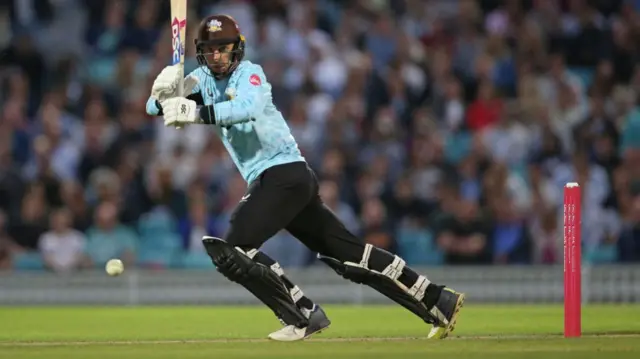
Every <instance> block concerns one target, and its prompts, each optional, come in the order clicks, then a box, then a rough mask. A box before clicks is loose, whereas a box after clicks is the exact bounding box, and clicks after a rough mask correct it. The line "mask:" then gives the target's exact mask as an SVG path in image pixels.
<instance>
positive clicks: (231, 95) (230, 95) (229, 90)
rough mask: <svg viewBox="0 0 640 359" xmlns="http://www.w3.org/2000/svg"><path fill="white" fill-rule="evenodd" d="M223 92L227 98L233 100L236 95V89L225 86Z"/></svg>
mask: <svg viewBox="0 0 640 359" xmlns="http://www.w3.org/2000/svg"><path fill="white" fill-rule="evenodd" d="M224 94H225V95H226V96H227V98H228V99H229V100H233V99H234V98H235V97H236V89H234V88H227V89H226V90H225V92H224Z"/></svg>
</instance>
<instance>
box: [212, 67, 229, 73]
mask: <svg viewBox="0 0 640 359" xmlns="http://www.w3.org/2000/svg"><path fill="white" fill-rule="evenodd" d="M209 69H210V70H211V72H213V73H214V74H220V75H222V74H225V73H226V72H227V70H228V69H229V65H211V66H209Z"/></svg>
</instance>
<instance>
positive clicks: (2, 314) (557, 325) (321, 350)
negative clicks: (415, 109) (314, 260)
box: [0, 305, 640, 359]
mask: <svg viewBox="0 0 640 359" xmlns="http://www.w3.org/2000/svg"><path fill="white" fill-rule="evenodd" d="M325 309H326V310H327V312H328V314H329V315H330V317H331V319H332V321H333V324H332V327H331V328H330V329H329V330H327V331H326V332H324V333H322V334H320V335H318V336H315V337H313V338H312V339H310V340H307V341H305V342H297V343H275V342H269V341H267V340H266V339H265V338H266V335H267V334H268V333H269V332H271V331H273V330H275V329H278V328H279V327H280V324H279V322H277V321H276V320H275V318H274V317H273V316H272V315H271V314H270V312H268V310H266V309H264V308H260V307H212V308H210V307H153V308H150V307H142V308H121V307H118V308H110V307H78V308H76V307H73V308H72V307H60V308H32V307H4V308H0V323H1V324H0V358H1V359H5V358H6V359H9V358H10V359H27V358H28V359H35V358H39V359H40V358H47V359H52V358H54V359H55V358H65V359H74V358H77V359H90V358H117V359H134V358H135V359H161V358H172V359H173V358H175V359H182V358H184V359H188V358H224V359H232V358H263V359H267V358H279V359H280V358H300V359H303V358H330V359H342V358H366V359H371V358H397V359H401V358H427V357H430V358H433V357H434V356H441V355H445V357H447V358H474V359H475V358H477V359H483V358H487V359H488V358H491V359H499V358H543V359H551V358H568V359H571V358H575V359H578V358H580V359H586V358H598V359H601V358H603V357H605V358H610V359H623V358H640V306H588V307H585V308H584V309H583V330H584V336H583V337H582V338H579V339H564V338H562V321H563V319H562V318H563V317H562V307H561V306H510V305H504V306H480V305H475V306H474V305H469V306H466V307H465V308H464V309H463V311H462V312H461V315H460V318H459V323H458V327H457V329H456V331H455V332H454V335H453V336H452V337H450V338H448V339H446V340H442V341H432V340H426V339H424V338H425V336H426V334H427V333H428V329H429V328H428V327H427V326H426V325H425V324H423V323H422V322H421V321H419V320H417V319H416V318H414V317H413V316H412V315H411V314H409V313H408V312H405V311H404V310H403V309H401V308H396V307H386V306H368V307H348V306H327V307H326V308H325ZM607 356H608V357H607Z"/></svg>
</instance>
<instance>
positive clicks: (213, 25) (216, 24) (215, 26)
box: [207, 19, 222, 32]
mask: <svg viewBox="0 0 640 359" xmlns="http://www.w3.org/2000/svg"><path fill="white" fill-rule="evenodd" d="M207 28H208V29H209V32H218V31H220V30H222V23H221V22H220V21H219V20H217V19H212V20H211V21H209V22H208V23H207Z"/></svg>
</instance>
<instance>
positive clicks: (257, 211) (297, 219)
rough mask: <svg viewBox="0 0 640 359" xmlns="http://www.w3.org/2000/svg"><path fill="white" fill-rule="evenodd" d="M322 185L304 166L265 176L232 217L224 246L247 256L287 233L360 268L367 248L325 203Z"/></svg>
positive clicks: (281, 168) (272, 170) (271, 170)
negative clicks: (253, 250)
mask: <svg viewBox="0 0 640 359" xmlns="http://www.w3.org/2000/svg"><path fill="white" fill-rule="evenodd" d="M318 187H319V186H318V179H317V177H316V175H315V173H314V172H313V170H312V169H311V168H309V167H308V165H307V163H305V162H293V163H287V164H283V165H277V166H274V167H271V168H269V169H267V170H266V171H264V172H263V173H262V174H261V175H260V176H259V177H258V178H257V179H256V180H254V181H253V182H252V183H251V184H250V185H249V188H248V189H247V192H246V194H245V195H244V196H243V198H242V200H241V201H240V204H239V205H238V207H237V208H236V209H235V211H234V212H233V214H232V215H231V220H230V224H231V225H230V228H229V231H228V233H227V235H226V237H225V240H226V241H227V242H228V243H229V244H231V245H233V246H236V247H240V248H242V249H244V250H249V249H258V248H260V246H262V244H263V243H264V242H266V241H267V240H268V239H269V238H271V237H272V236H274V235H275V234H276V233H278V232H279V231H280V230H282V229H286V230H287V231H289V233H291V234H292V235H293V236H294V237H296V238H297V239H298V240H300V241H301V242H302V243H304V244H305V245H306V246H307V247H308V248H309V249H310V250H312V251H314V252H317V253H320V254H323V255H325V256H330V257H333V258H336V259H338V260H340V261H342V262H345V261H350V262H355V263H358V262H360V260H361V256H362V252H363V248H364V242H363V241H362V240H361V239H360V238H358V237H356V236H355V235H353V234H352V233H351V232H349V231H348V230H347V229H346V227H345V226H344V224H343V223H342V222H341V221H340V220H339V219H338V218H337V217H336V216H335V214H334V213H333V212H332V211H331V210H330V209H329V208H328V207H327V206H326V205H325V204H324V203H323V202H322V199H321V198H320V195H319V193H318Z"/></svg>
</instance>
